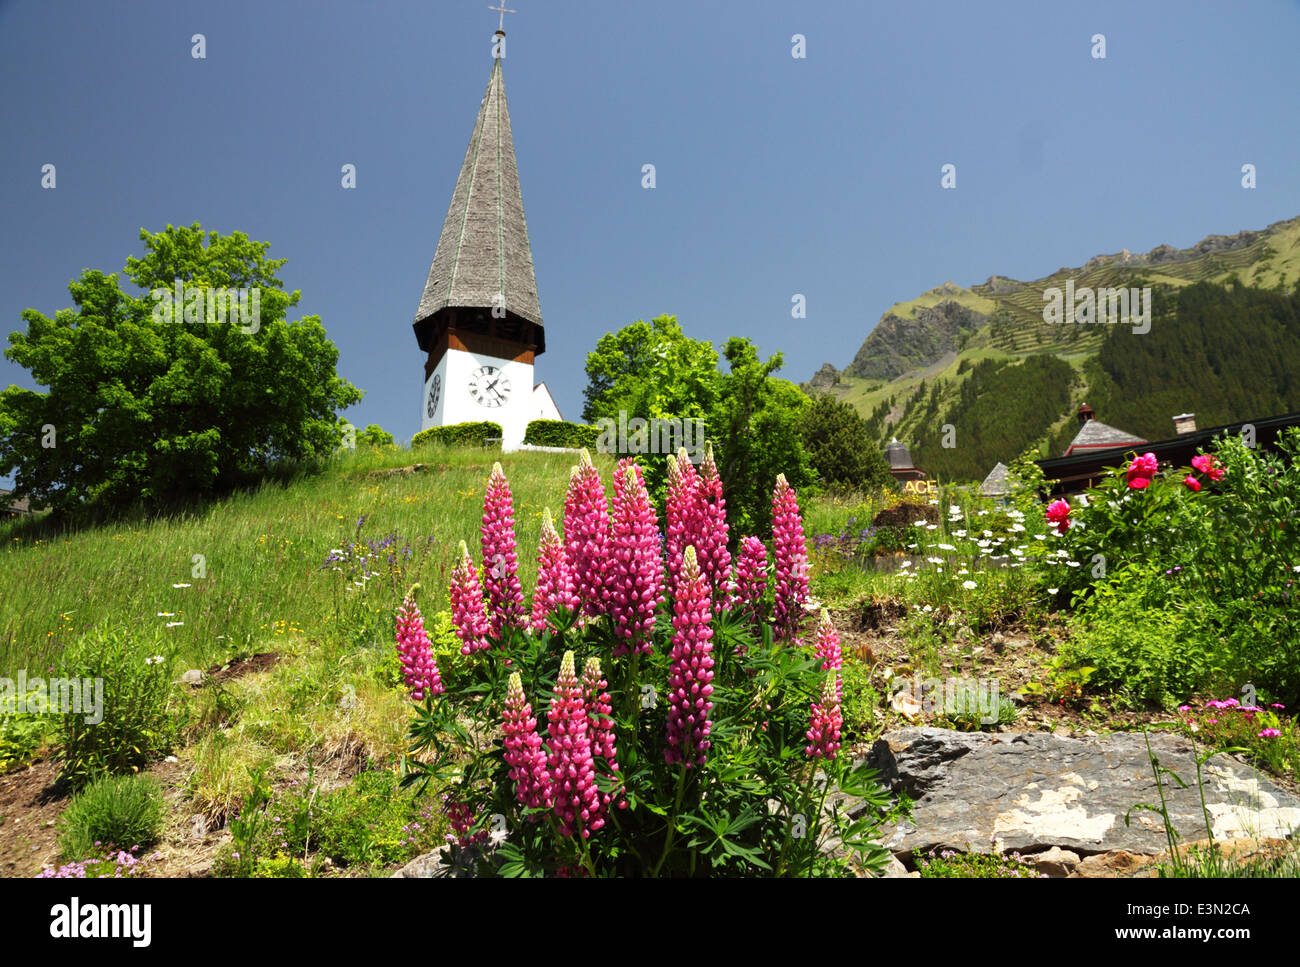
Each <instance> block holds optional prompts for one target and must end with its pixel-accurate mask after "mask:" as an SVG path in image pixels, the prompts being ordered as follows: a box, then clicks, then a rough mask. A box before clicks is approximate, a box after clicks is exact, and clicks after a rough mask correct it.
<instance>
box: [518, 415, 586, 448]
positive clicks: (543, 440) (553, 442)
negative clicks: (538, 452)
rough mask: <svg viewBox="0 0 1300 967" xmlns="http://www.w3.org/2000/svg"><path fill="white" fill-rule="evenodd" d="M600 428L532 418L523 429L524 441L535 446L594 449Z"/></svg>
mask: <svg viewBox="0 0 1300 967" xmlns="http://www.w3.org/2000/svg"><path fill="white" fill-rule="evenodd" d="M600 434H601V428H600V427H598V426H584V425H583V424H581V423H568V422H566V421H564V420H533V422H532V423H529V424H528V428H527V429H526V430H524V442H525V443H529V444H532V445H533V446H536V447H569V448H570V449H573V450H581V449H582V448H583V447H586V448H587V449H588V450H593V451H594V450H595V449H596V441H597V440H599V439H600Z"/></svg>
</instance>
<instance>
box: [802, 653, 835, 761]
mask: <svg viewBox="0 0 1300 967" xmlns="http://www.w3.org/2000/svg"><path fill="white" fill-rule="evenodd" d="M843 687H844V686H843V684H842V683H841V681H840V676H839V675H838V674H832V675H830V676H828V677H827V679H826V683H825V685H823V686H822V695H821V701H820V702H813V705H812V709H811V711H810V713H809V716H808V731H807V732H806V733H805V738H807V739H808V745H807V747H806V748H805V749H804V755H806V756H808V757H810V758H813V759H834V758H835V753H836V752H838V751H839V748H840V729H841V728H843V726H844V715H843V713H842V712H841V711H840V692H841V690H842V689H843Z"/></svg>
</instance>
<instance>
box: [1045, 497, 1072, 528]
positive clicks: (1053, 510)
mask: <svg viewBox="0 0 1300 967" xmlns="http://www.w3.org/2000/svg"><path fill="white" fill-rule="evenodd" d="M1047 520H1048V521H1049V522H1050V523H1052V524H1055V525H1056V533H1057V534H1064V533H1065V532H1066V531H1067V530H1069V529H1070V502H1069V501H1068V500H1054V501H1052V503H1050V504H1048V505H1047Z"/></svg>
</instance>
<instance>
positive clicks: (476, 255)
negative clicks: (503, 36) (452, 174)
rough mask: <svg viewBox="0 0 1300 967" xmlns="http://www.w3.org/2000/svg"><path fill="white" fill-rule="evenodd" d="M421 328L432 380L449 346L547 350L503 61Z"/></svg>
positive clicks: (445, 229)
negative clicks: (516, 160)
mask: <svg viewBox="0 0 1300 967" xmlns="http://www.w3.org/2000/svg"><path fill="white" fill-rule="evenodd" d="M494 308H495V309H496V312H495V314H494V313H493V311H492V310H493V309H494ZM413 327H414V329H415V338H416V342H417V344H418V345H419V347H420V349H421V350H422V351H423V352H425V353H427V354H428V360H427V362H426V364H425V378H426V379H427V378H428V375H429V374H430V373H432V372H433V369H434V367H435V366H436V365H437V364H438V360H439V359H441V357H442V354H443V353H445V352H446V351H447V349H448V348H449V347H451V348H460V349H465V348H468V349H469V351H482V352H489V351H490V350H491V352H490V354H491V355H495V356H498V357H501V358H509V359H516V358H523V357H524V356H525V355H526V356H528V358H529V361H530V362H531V358H532V357H535V356H538V355H540V354H542V353H543V352H545V351H546V333H545V329H544V328H543V325H542V310H541V304H540V302H539V301H538V297H537V278H536V274H535V272H534V269H533V253H532V247H531V245H530V244H529V241H528V224H527V221H526V220H525V217H524V202H523V193H522V191H521V190H520V186H519V170H518V167H517V166H516V163H515V146H514V137H513V135H512V134H511V130H510V111H509V108H508V106H507V104H506V88H505V80H504V78H503V76H502V71H501V60H500V59H496V60H494V61H493V64H492V73H491V76H490V77H489V78H488V85H487V90H486V91H484V93H483V101H482V103H481V104H480V105H479V110H478V117H477V119H476V120H475V122H474V132H473V134H472V135H471V136H470V140H469V146H468V148H467V149H466V151H465V160H464V161H463V162H462V164H461V168H460V175H459V177H458V178H457V179H456V190H455V191H454V192H453V193H452V198H451V204H450V205H449V206H448V208H447V216H446V218H445V219H444V220H443V224H442V232H441V234H440V235H439V236H438V246H437V249H436V251H435V253H434V256H433V263H432V265H430V266H429V275H428V278H427V280H426V281H425V284H424V291H423V293H422V294H421V296H420V305H419V308H418V309H417V310H416V313H415V321H414V323H413Z"/></svg>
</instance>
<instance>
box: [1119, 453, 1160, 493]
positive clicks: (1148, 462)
mask: <svg viewBox="0 0 1300 967" xmlns="http://www.w3.org/2000/svg"><path fill="white" fill-rule="evenodd" d="M1159 468H1160V463H1159V461H1158V460H1156V455H1155V454H1154V453H1144V454H1142V455H1141V456H1140V457H1134V458H1133V462H1132V463H1131V464H1129V468H1128V472H1127V474H1126V477H1127V479H1128V485H1129V487H1130V488H1131V489H1133V490H1144V489H1145V488H1146V487H1147V486H1148V485H1149V484H1150V483H1151V478H1152V477H1154V476H1155V475H1156V471H1157V470H1158V469H1159Z"/></svg>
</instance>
